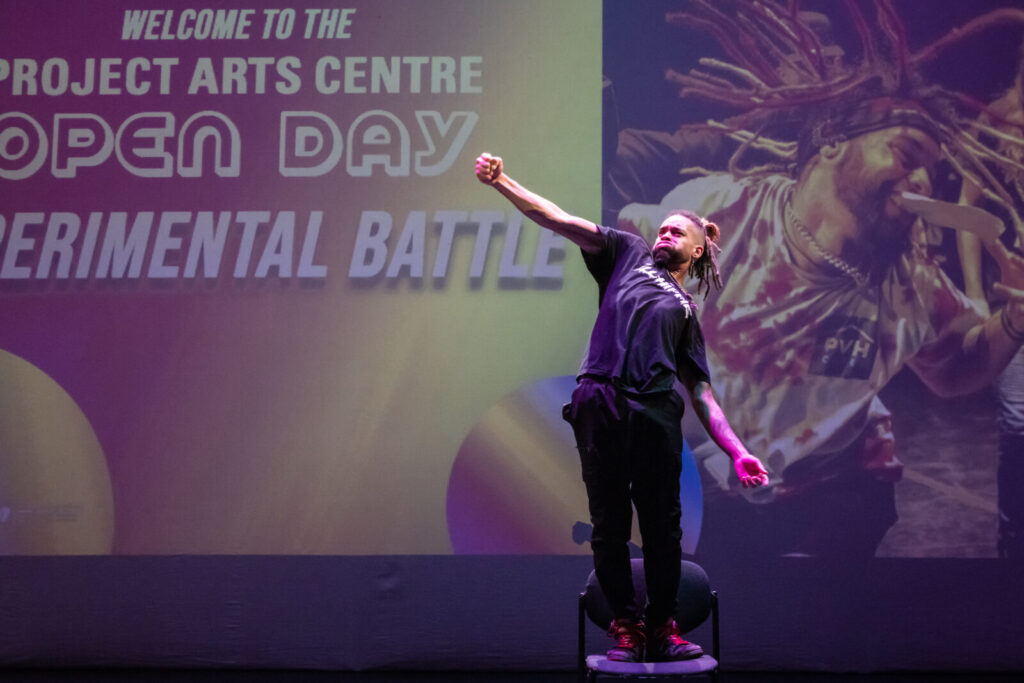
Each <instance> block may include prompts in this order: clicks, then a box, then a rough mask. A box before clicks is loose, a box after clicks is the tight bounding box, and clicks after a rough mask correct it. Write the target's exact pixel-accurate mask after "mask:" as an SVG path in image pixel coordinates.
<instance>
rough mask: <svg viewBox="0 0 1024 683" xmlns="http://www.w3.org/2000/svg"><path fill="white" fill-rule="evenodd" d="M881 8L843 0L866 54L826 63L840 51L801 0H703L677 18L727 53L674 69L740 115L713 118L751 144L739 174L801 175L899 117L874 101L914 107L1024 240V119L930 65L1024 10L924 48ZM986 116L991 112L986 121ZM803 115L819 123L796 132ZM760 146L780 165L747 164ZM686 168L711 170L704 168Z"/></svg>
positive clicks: (998, 14)
mask: <svg viewBox="0 0 1024 683" xmlns="http://www.w3.org/2000/svg"><path fill="white" fill-rule="evenodd" d="M872 4H873V7H874V17H873V19H874V21H872V17H869V16H866V14H865V11H864V4H863V3H856V2H853V1H852V0H847V2H844V3H842V5H841V6H842V7H844V8H845V10H846V12H847V15H848V17H847V18H848V19H849V23H850V25H852V26H853V27H854V29H855V32H856V34H857V37H858V38H859V40H860V50H859V55H860V60H859V63H850V64H845V65H841V66H839V65H837V64H836V63H834V62H830V61H829V60H828V59H827V58H826V55H827V54H828V47H829V46H828V45H827V44H823V42H822V40H821V39H820V36H819V35H818V34H816V33H815V32H814V31H813V30H811V28H809V24H808V22H807V21H806V18H805V17H801V16H800V15H801V13H800V12H799V6H800V3H799V2H793V1H791V0H790V1H788V2H783V1H782V0H758V1H756V2H751V1H747V0H731V1H729V2H723V3H712V2H709V1H708V0H691V2H690V3H689V7H688V10H686V11H681V12H671V13H669V14H668V15H667V17H666V20H667V21H668V23H670V24H674V25H680V26H687V27H690V28H696V29H698V30H700V31H703V32H708V33H710V34H712V35H713V36H714V37H715V38H716V39H717V41H718V43H719V45H720V46H721V47H722V49H723V51H724V53H725V58H724V59H710V58H705V59H701V60H700V66H699V67H698V68H694V69H692V70H690V71H689V72H688V73H680V72H677V71H669V72H668V74H667V78H668V79H669V81H671V82H673V83H675V84H676V85H678V86H679V87H680V93H679V94H680V96H682V97H687V96H696V97H699V98H702V99H705V100H708V101H711V102H717V103H719V104H722V105H726V106H728V107H732V108H735V109H738V110H739V111H740V113H739V114H737V115H735V116H732V117H730V118H728V119H726V120H724V121H708V122H707V123H706V124H703V127H705V128H706V129H707V130H709V131H713V132H716V133H717V134H720V135H724V136H726V137H728V138H730V139H732V140H734V141H735V142H737V143H738V144H739V146H738V148H737V149H736V151H735V153H734V154H733V155H732V157H731V158H730V159H729V162H728V170H729V172H730V173H732V174H734V175H737V176H739V175H760V174H769V173H777V172H780V171H788V172H790V173H794V172H795V171H796V170H798V168H799V167H800V166H801V164H802V163H803V162H805V161H806V160H807V159H808V158H809V156H810V155H812V154H813V153H814V152H815V151H816V150H817V149H818V148H820V147H821V146H822V145H823V144H827V143H828V141H829V140H830V139H837V138H838V139H842V138H844V137H850V136H851V135H853V134H856V133H857V132H858V131H859V132H865V129H866V125H865V124H867V123H873V124H874V125H875V126H876V127H882V125H883V124H884V123H885V120H886V118H887V114H885V113H884V112H882V108H881V107H880V106H874V107H872V106H871V101H872V100H884V99H887V98H888V99H891V100H894V101H896V102H898V103H900V107H901V108H902V109H903V110H909V109H913V110H914V111H913V114H914V116H915V117H916V119H917V121H916V123H915V124H914V125H918V126H919V127H925V128H926V129H927V130H928V131H929V133H930V134H931V135H932V136H933V137H934V138H935V139H936V140H937V141H938V142H939V143H940V145H941V148H942V150H943V152H944V155H945V157H946V159H947V160H948V162H949V164H950V166H951V167H952V168H953V170H954V171H955V172H956V173H957V174H958V175H960V176H961V177H962V178H964V179H965V180H967V181H970V182H971V183H972V184H973V185H975V186H977V187H978V189H979V191H980V192H981V194H982V195H983V196H984V197H986V198H987V199H989V200H991V201H992V202H994V203H996V204H997V205H999V206H1001V207H1002V208H1003V209H1004V210H1005V211H1006V213H1007V214H1008V216H1009V217H1010V220H1011V222H1012V223H1013V225H1014V227H1015V228H1016V230H1017V233H1018V235H1020V236H1021V238H1022V241H1024V220H1022V219H1021V217H1020V215H1019V214H1018V207H1017V206H1015V201H1014V199H1013V197H1012V195H1011V193H1010V192H1009V191H1008V188H1007V186H1006V183H1005V182H1003V181H1002V180H1001V179H1000V175H1003V176H1004V177H1013V176H1015V175H1017V174H1019V173H1021V172H1024V163H1022V162H1020V161H1019V160H1018V159H1016V158H1014V155H1013V154H1008V153H1007V152H1006V150H1007V149H1008V148H1010V147H1017V148H1018V149H1022V148H1024V131H1022V130H1021V126H1020V124H1016V123H1012V122H1008V121H1006V120H1005V118H1004V117H1002V116H1000V115H999V113H998V112H995V111H993V110H992V109H991V107H989V106H987V105H985V104H983V103H981V102H979V101H978V100H977V99H975V98H974V97H972V96H970V95H968V94H965V93H963V92H958V91H956V90H953V89H950V88H947V87H944V86H942V85H939V84H936V83H926V82H925V80H924V79H923V77H922V75H921V70H922V68H923V67H925V66H926V65H928V64H930V63H932V62H934V61H935V60H936V58H937V57H938V56H940V55H941V54H943V53H944V52H946V51H947V50H949V49H950V48H951V47H953V46H956V45H958V44H960V43H961V42H962V41H964V40H965V39H967V38H968V37H971V36H976V35H978V34H981V33H983V32H985V31H988V30H990V29H993V28H996V27H1005V26H1007V25H1016V26H1024V10H1020V9H1017V8H1003V9H997V10H993V11H991V12H988V13H986V14H982V15H980V16H978V17H975V18H974V19H972V20H970V21H969V22H967V23H966V24H964V25H963V26H960V27H956V28H954V29H952V30H951V31H950V32H949V33H947V34H946V35H945V36H942V37H941V38H939V39H938V40H936V41H934V42H933V43H931V44H929V45H926V46H925V47H923V48H921V49H920V50H917V51H916V52H914V51H912V50H911V48H910V45H909V44H908V40H907V34H906V30H905V27H904V26H903V24H902V22H901V20H900V18H899V16H898V15H897V12H896V9H895V7H894V5H893V1H892V0H874V2H873V3H872ZM837 6H839V5H838V4H837ZM804 14H806V13H804ZM872 25H875V26H877V30H874V29H872ZM882 104H884V102H883V103H882ZM809 112H811V113H810V115H809ZM979 114H983V115H984V116H983V117H981V119H980V120H979V117H978V115H979ZM872 117H874V120H873V121H870V119H872ZM808 119H810V121H809V122H808ZM795 121H803V122H804V123H809V124H810V125H808V126H806V127H804V128H803V130H802V131H799V132H798V133H797V134H795V135H794V134H793V127H792V124H793V123H794V122H795ZM1000 124H1002V128H1000ZM986 139H987V140H988V141H989V144H985V142H983V140H986ZM992 140H996V141H997V143H996V144H992V143H991V141H992ZM755 150H756V151H758V152H759V153H762V155H763V154H767V155H768V156H769V157H770V158H771V159H772V160H771V161H769V162H768V163H765V164H762V165H759V166H755V167H747V168H744V167H743V166H742V165H741V160H742V159H743V157H744V156H745V155H747V153H748V152H751V151H755ZM993 169H995V170H996V171H997V172H993ZM680 172H681V173H698V174H707V173H709V171H708V170H707V169H704V168H699V167H695V168H687V169H681V171H680Z"/></svg>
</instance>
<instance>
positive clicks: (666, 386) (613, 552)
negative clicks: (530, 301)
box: [476, 154, 768, 661]
mask: <svg viewBox="0 0 1024 683" xmlns="http://www.w3.org/2000/svg"><path fill="white" fill-rule="evenodd" d="M476 176H477V179H479V180H480V182H482V183H484V184H486V185H490V186H492V187H494V188H495V189H496V190H498V192H500V193H501V194H502V195H504V196H505V197H506V198H507V199H509V201H511V202H512V203H513V204H514V205H515V206H516V208H517V209H519V210H520V211H522V212H523V214H524V215H525V216H526V217H527V218H529V219H531V220H533V221H534V222H535V223H537V224H538V225H540V226H542V227H544V228H547V229H549V230H552V231H554V232H556V233H558V234H559V235H562V236H564V237H566V238H567V239H569V240H570V241H571V242H573V243H574V244H576V245H577V246H579V247H580V249H581V250H582V252H583V259H584V261H585V262H586V265H587V268H588V269H589V270H590V272H591V274H592V275H593V276H594V278H595V279H596V280H597V283H598V292H599V294H598V300H599V310H598V314H597V321H596V322H595V324H594V330H593V332H592V333H591V337H590V344H589V346H588V349H587V352H586V355H585V357H584V359H583V364H582V366H581V368H580V372H579V377H578V382H579V383H578V385H577V387H576V390H575V391H574V392H573V396H572V402H571V403H570V404H568V405H566V406H565V408H564V411H563V415H564V417H565V419H566V420H567V421H568V422H569V423H570V424H571V425H572V427H573V431H574V433H575V435H576V445H577V447H578V449H579V452H580V461H581V464H582V470H583V481H584V483H585V485H586V488H587V497H588V499H589V506H590V517H591V523H592V524H593V532H592V535H591V539H590V545H591V548H592V549H593V551H594V569H595V573H596V574H597V579H598V581H599V583H600V585H601V590H602V591H603V592H604V594H605V595H606V596H607V598H608V601H609V603H610V604H611V607H612V611H613V613H614V616H615V618H614V620H613V621H612V625H611V628H610V629H609V635H611V636H612V637H613V638H614V639H615V646H614V647H613V648H612V649H610V650H609V651H608V658H609V659H612V660H617V661H640V660H642V659H643V658H644V650H645V645H646V658H647V660H649V661H664V660H677V659H691V658H694V657H699V656H700V655H701V654H703V652H702V650H701V648H700V647H699V646H698V645H694V644H693V643H688V642H687V641H685V640H683V638H682V637H681V635H680V633H679V630H678V628H677V627H676V624H675V620H674V618H673V617H674V615H675V612H676V593H677V591H678V587H679V577H680V562H681V560H682V550H681V546H680V541H681V538H682V531H681V530H680V526H679V522H680V516H681V513H682V509H681V505H680V501H679V475H680V471H681V467H682V448H683V437H682V430H681V428H680V420H681V419H682V416H683V410H684V403H683V399H682V397H681V396H680V392H679V391H678V390H677V381H678V382H679V383H681V384H682V387H684V388H685V391H686V393H688V394H689V396H690V402H691V404H692V405H693V408H694V410H695V411H696V413H697V416H698V417H699V419H700V421H701V423H702V424H703V425H704V428H705V429H706V430H707V432H708V435H709V436H710V437H711V438H712V439H713V440H714V441H715V442H716V443H717V444H718V445H719V447H720V448H721V449H722V450H723V451H724V452H725V453H726V454H728V455H729V457H730V458H732V460H733V463H734V470H735V474H736V476H737V477H738V479H739V482H740V483H741V484H742V485H743V486H744V487H754V486H761V485H763V484H766V483H767V482H768V473H767V471H766V470H765V469H764V467H763V466H762V464H761V462H760V461H759V460H758V459H757V458H756V457H754V456H753V455H751V454H750V452H749V451H747V449H746V447H744V445H743V444H742V443H741V442H740V440H739V438H737V436H736V434H735V433H734V432H733V430H732V428H731V427H730V426H729V423H728V421H727V420H726V418H725V415H724V414H723V412H722V409H721V408H720V407H719V406H718V403H717V402H716V401H715V397H714V395H713V394H712V392H711V383H710V378H709V375H708V369H707V362H706V360H705V358H704V337H703V335H702V334H701V330H700V324H699V322H698V320H697V316H696V311H697V305H696V303H695V302H694V299H693V297H692V296H690V294H689V293H688V292H687V291H686V290H685V288H684V284H685V282H686V279H687V277H688V276H691V277H694V278H696V279H697V281H698V283H697V293H698V294H699V293H700V292H701V290H704V291H705V296H706V294H707V292H708V291H710V288H711V286H712V285H714V286H717V287H721V281H720V278H719V273H718V266H717V260H716V258H715V252H714V249H715V248H716V244H715V243H716V242H717V241H718V236H719V229H718V226H717V225H715V224H714V223H709V222H707V221H706V220H704V219H703V218H701V217H700V216H698V215H696V214H694V213H691V212H689V211H674V212H672V213H671V214H670V215H669V216H668V217H667V218H665V220H664V221H663V222H662V224H661V227H660V229H659V230H658V237H657V240H656V241H655V243H654V247H653V248H652V247H650V246H649V245H648V244H647V242H646V241H644V240H643V239H642V238H641V237H639V236H637V235H633V234H631V233H627V232H622V231H619V230H614V229H611V228H606V227H602V226H598V225H596V224H594V223H591V222H590V221H588V220H585V219H583V218H579V217H577V216H572V215H570V214H568V213H566V212H565V211H563V210H562V209H560V208H559V207H557V206H555V205H554V204H553V203H551V202H550V201H548V200H546V199H544V198H542V197H540V196H538V195H536V194H534V193H533V192H531V191H529V190H527V189H526V188H524V187H523V186H522V185H520V184H519V183H517V182H516V181H514V180H512V179H511V178H509V177H508V176H507V175H505V173H504V171H503V164H502V160H501V159H500V158H499V157H494V156H491V155H490V154H482V155H481V156H480V157H478V158H477V160H476ZM634 505H635V506H636V511H637V520H638V522H639V526H640V535H641V537H642V542H643V554H644V575H645V580H646V584H647V595H648V604H647V607H646V611H643V607H642V606H641V605H638V604H637V603H636V597H635V595H634V591H633V583H632V572H631V569H630V563H629V551H628V548H627V543H628V542H629V536H630V529H631V527H632V515H633V511H632V507H633V506H634Z"/></svg>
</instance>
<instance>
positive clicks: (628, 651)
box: [608, 619, 644, 662]
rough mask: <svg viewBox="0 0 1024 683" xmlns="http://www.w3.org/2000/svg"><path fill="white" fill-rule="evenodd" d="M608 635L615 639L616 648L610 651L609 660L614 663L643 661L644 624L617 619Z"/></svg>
mask: <svg viewBox="0 0 1024 683" xmlns="http://www.w3.org/2000/svg"><path fill="white" fill-rule="evenodd" d="M608 635H610V636H611V637H612V638H614V639H615V647H613V648H612V649H610V650H608V659H610V660H611V661H613V662H641V661H643V658H644V631H643V624H641V623H640V622H638V621H634V620H632V619H616V620H614V621H613V622H612V625H611V626H609V627H608Z"/></svg>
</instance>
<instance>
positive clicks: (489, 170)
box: [476, 152, 502, 185]
mask: <svg viewBox="0 0 1024 683" xmlns="http://www.w3.org/2000/svg"><path fill="white" fill-rule="evenodd" d="M501 172H502V165H501V157H495V156H491V155H490V154H488V153H487V152H484V153H483V154H481V155H480V156H478V157H477V158H476V178H477V180H479V181H480V182H481V183H484V184H485V185H493V184H494V183H496V182H497V181H498V178H500V177H501Z"/></svg>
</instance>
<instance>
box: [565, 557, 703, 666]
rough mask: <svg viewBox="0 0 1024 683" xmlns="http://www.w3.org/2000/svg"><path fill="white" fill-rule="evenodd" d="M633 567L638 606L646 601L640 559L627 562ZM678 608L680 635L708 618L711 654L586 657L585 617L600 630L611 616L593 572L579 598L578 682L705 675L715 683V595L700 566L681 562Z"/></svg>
mask: <svg viewBox="0 0 1024 683" xmlns="http://www.w3.org/2000/svg"><path fill="white" fill-rule="evenodd" d="M630 562H631V564H632V568H633V587H634V589H635V590H636V598H637V603H638V604H641V605H642V604H644V603H645V602H646V600H647V589H646V585H645V582H644V565H643V560H640V559H633V560H630ZM678 596H679V607H678V609H677V610H676V624H677V625H678V626H679V631H680V632H681V633H683V634H685V633H688V632H689V631H692V630H693V629H695V628H697V627H698V626H700V625H701V624H703V623H704V622H705V621H706V620H707V618H708V616H710V617H711V654H710V655H709V654H707V652H705V653H704V655H703V656H701V657H698V658H695V659H688V660H683V661H678V662H614V661H609V660H608V658H607V657H606V656H604V655H603V654H601V655H590V656H587V654H586V637H585V636H586V631H585V627H586V618H587V617H589V618H590V620H591V621H592V622H594V623H595V624H596V625H597V626H599V627H600V628H601V629H603V630H608V627H609V626H610V625H611V622H612V619H613V618H614V617H613V615H612V610H611V607H610V606H609V605H608V600H607V598H605V596H604V593H603V592H602V591H601V586H600V585H599V584H598V582H597V577H596V576H595V575H594V572H590V576H589V577H588V578H587V586H586V589H585V590H584V591H583V592H582V593H580V597H579V640H578V651H577V670H578V672H579V680H580V683H585V682H586V681H596V680H597V678H598V677H599V676H606V677H616V678H628V677H655V676H659V677H660V676H665V677H669V676H694V675H705V676H708V677H709V678H710V679H711V680H712V681H717V680H718V662H719V657H718V594H717V593H716V592H715V591H713V590H711V585H710V583H709V582H708V575H707V574H706V573H705V572H704V570H703V569H702V568H701V567H700V565H697V564H694V563H693V562H688V561H686V560H683V563H682V575H681V576H680V579H679V593H678Z"/></svg>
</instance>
